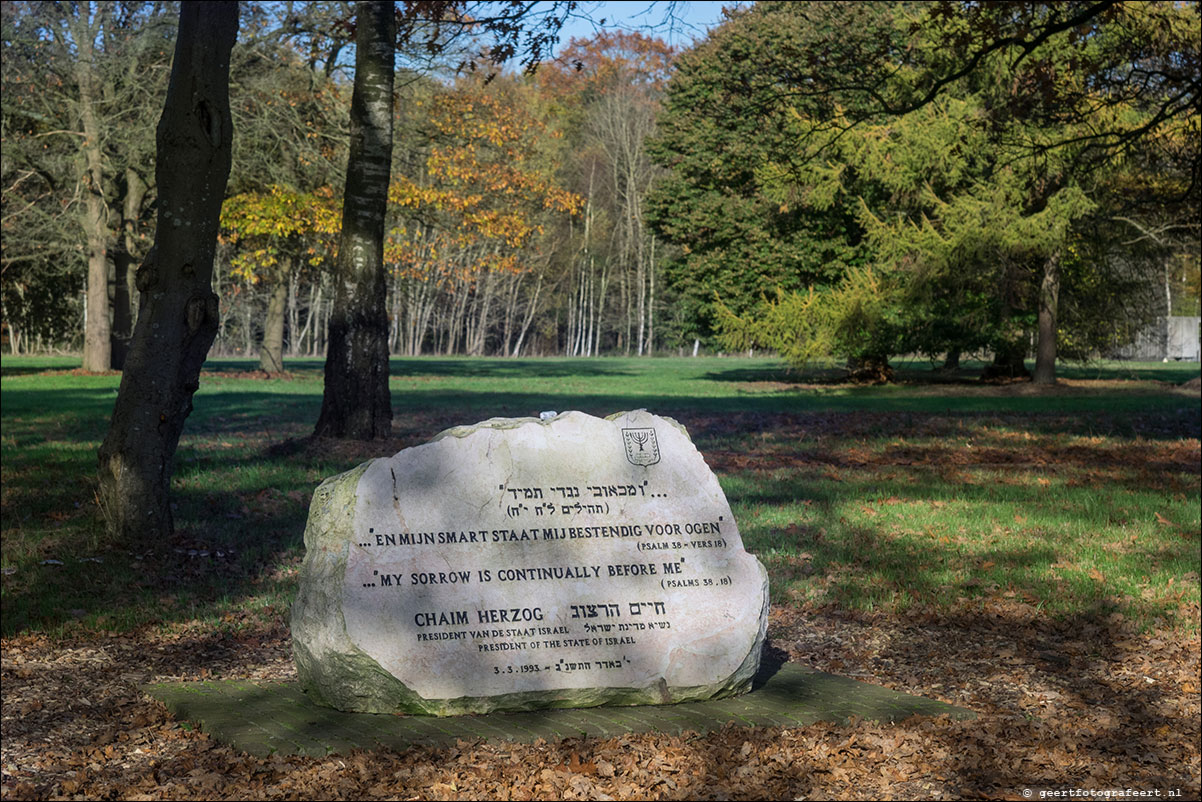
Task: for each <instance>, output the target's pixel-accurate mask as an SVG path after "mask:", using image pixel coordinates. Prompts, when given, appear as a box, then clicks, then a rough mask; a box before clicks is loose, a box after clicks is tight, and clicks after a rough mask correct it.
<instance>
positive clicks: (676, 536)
mask: <svg viewBox="0 0 1202 802" xmlns="http://www.w3.org/2000/svg"><path fill="white" fill-rule="evenodd" d="M305 546H306V557H305V565H304V568H303V569H302V578H301V589H300V593H299V595H298V599H297V602H296V605H295V606H294V609H293V643H294V652H295V655H296V659H297V666H298V672H299V674H300V676H301V679H302V681H303V682H305V684H306V685H307V686H308V687H309V689H310V690H312V691H313V692H315V693H317V694H319V695H320V696H321V698H322V699H323V700H325V701H326V702H327V703H329V704H331V705H333V706H335V707H340V708H342V709H349V710H367V711H373V712H384V711H389V712H393V711H400V712H418V713H434V714H439V715H448V714H456V713H466V712H484V711H488V710H495V709H524V708H534V707H566V706H589V705H596V704H604V703H617V704H647V703H667V702H676V701H683V700H688V699H701V698H712V697H714V696H722V695H729V694H732V693H738V692H741V691H743V690H746V689H747V687H749V684H750V679H751V676H752V675H753V674H754V673H755V670H756V668H757V666H758V659H759V651H760V646H761V643H762V640H763V637H764V631H765V628H766V614H767V575H766V572H765V571H764V569H763V566H761V565H760V564H759V562H758V560H756V559H755V558H754V557H753V556H751V555H749V554H748V553H747V552H746V551H744V550H743V546H742V540H741V538H740V536H739V532H738V528H737V526H736V525H735V522H734V519H733V517H732V515H731V513H730V508H729V505H728V504H727V502H726V499H725V496H724V495H723V493H722V490H721V488H720V487H719V486H718V483H717V480H716V479H715V477H714V476H713V474H712V473H711V472H710V471H709V469H708V467H706V465H705V462H704V460H703V459H702V457H701V455H700V454H699V453H698V452H697V450H696V448H695V447H694V446H693V444H692V442H691V441H690V440H689V438H688V435H687V434H686V433H685V432H684V430H683V429H682V428H681V427H679V426H678V425H677V424H675V423H674V422H672V421H670V420H668V419H665V418H659V417H656V416H654V415H651V414H648V413H646V412H643V411H637V412H629V413H622V414H621V415H618V416H614V417H613V418H611V419H609V420H602V419H599V418H594V417H591V416H588V415H584V414H583V413H579V412H571V413H563V414H560V415H557V416H555V417H552V418H549V419H545V420H539V419H534V418H529V419H493V420H490V421H485V422H484V423H481V424H477V425H476V426H472V427H458V428H456V429H452V430H449V431H448V432H444V433H443V434H442V435H439V437H437V438H435V439H434V440H433V441H431V442H430V443H427V444H425V445H423V446H418V447H416V448H412V449H406V450H405V451H402V452H400V453H399V454H397V455H396V456H394V457H392V458H390V459H381V460H375V461H373V462H371V463H368V464H366V465H364V466H360V467H359V468H358V469H356V470H355V471H351V472H349V473H347V474H343V475H342V476H339V477H334V478H333V479H330V480H328V481H327V482H326V483H324V484H323V485H322V487H321V488H320V489H319V491H318V493H317V494H315V496H314V501H313V506H312V509H311V511H310V520H309V525H308V528H307V529H306V533H305Z"/></svg>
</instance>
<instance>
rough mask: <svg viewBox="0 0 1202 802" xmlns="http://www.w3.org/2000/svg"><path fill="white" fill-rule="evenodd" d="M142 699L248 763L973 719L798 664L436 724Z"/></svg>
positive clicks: (281, 688) (204, 693)
mask: <svg viewBox="0 0 1202 802" xmlns="http://www.w3.org/2000/svg"><path fill="white" fill-rule="evenodd" d="M145 690H146V692H147V693H148V694H150V695H151V696H153V697H154V698H156V699H158V700H160V701H161V702H163V704H165V705H166V706H167V709H168V710H170V711H171V712H172V713H173V714H174V715H175V716H176V718H179V719H182V720H185V721H192V722H196V723H198V724H199V725H200V728H201V729H202V730H203V731H204V732H207V733H208V734H209V735H211V736H212V737H213V738H215V739H216V740H218V741H221V742H223V743H227V744H229V745H230V746H233V747H234V748H235V749H239V750H241V751H244V752H249V753H250V754H253V755H259V756H267V755H270V754H273V753H277V754H286V755H297V754H299V755H314V756H325V755H328V754H345V753H347V752H349V751H351V750H352V749H379V748H384V749H396V750H403V749H407V748H408V747H410V746H414V745H418V744H428V745H435V746H441V745H453V744H454V743H455V742H456V741H458V740H467V741H474V740H481V739H483V740H488V741H506V740H508V741H520V742H526V743H529V742H532V741H535V740H537V739H539V738H544V739H546V740H559V739H563V738H578V737H581V736H587V737H590V738H611V737H614V736H618V735H622V734H624V733H631V732H667V733H672V734H680V733H683V732H686V731H690V730H692V731H695V732H698V733H706V732H711V731H713V730H718V729H721V728H722V727H723V725H725V724H726V723H728V722H733V723H735V724H737V725H740V726H749V727H773V726H778V727H779V726H785V727H790V726H792V727H796V726H804V725H806V724H812V723H814V722H815V721H846V720H848V719H849V718H851V717H853V716H855V717H857V718H862V719H871V720H874V721H884V722H894V721H900V720H902V719H904V718H908V717H909V716H913V715H924V716H939V715H944V714H947V715H950V716H951V717H952V718H957V719H966V718H973V717H975V716H976V714H975V713H973V712H972V711H971V710H965V709H964V708H961V707H955V706H953V705H949V704H946V703H944V702H938V701H935V700H933V699H924V698H922V697H919V696H910V695H908V694H904V693H898V692H897V691H892V690H889V689H888V688H882V687H880V686H879V685H870V684H869V683H867V682H859V681H857V680H854V679H850V678H848V677H839V676H835V675H834V674H825V673H823V672H821V671H815V670H814V669H811V668H807V667H805V666H802V665H799V664H796V663H785V664H784V665H782V666H779V667H773V668H770V669H768V670H765V671H763V672H761V675H760V677H759V681H758V682H757V683H756V686H755V687H754V688H753V690H752V691H751V692H750V693H747V694H744V695H743V696H739V697H735V698H731V699H720V700H717V701H712V702H687V703H684V704H676V705H662V706H647V707H593V708H578V709H571V710H539V711H535V712H527V713H490V714H488V715H482V716H459V717H453V718H436V717H430V716H390V715H377V714H372V713H343V712H341V711H339V710H333V709H331V708H328V707H322V706H320V705H318V704H316V703H314V702H313V700H312V699H311V698H310V697H309V696H307V695H306V694H305V693H304V692H303V691H301V688H300V684H299V683H296V682H248V681H235V680H209V681H206V682H179V683H157V684H154V685H148V686H146V688H145Z"/></svg>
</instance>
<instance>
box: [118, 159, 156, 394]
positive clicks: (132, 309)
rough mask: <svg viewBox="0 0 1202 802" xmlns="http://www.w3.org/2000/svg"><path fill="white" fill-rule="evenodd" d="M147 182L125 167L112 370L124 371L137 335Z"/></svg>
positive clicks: (131, 169) (130, 168)
mask: <svg viewBox="0 0 1202 802" xmlns="http://www.w3.org/2000/svg"><path fill="white" fill-rule="evenodd" d="M146 190H147V187H146V182H144V181H143V180H142V178H141V176H139V175H138V173H137V171H135V170H134V169H133V168H132V167H127V168H125V198H124V202H123V203H122V207H121V208H122V212H121V234H120V235H119V236H118V238H117V247H116V249H114V251H113V270H114V274H115V275H114V277H113V282H114V289H113V330H112V338H113V348H112V355H113V356H112V358H113V365H112V367H113V370H124V368H125V357H126V355H127V354H128V353H129V341H130V340H131V339H132V338H133V336H134V321H136V320H137V319H138V304H137V297H138V282H137V270H138V267H137V266H138V260H137V258H136V257H135V256H134V252H135V251H136V249H137V226H138V217H139V216H140V214H141V211H142V201H143V200H144V199H145V197H146Z"/></svg>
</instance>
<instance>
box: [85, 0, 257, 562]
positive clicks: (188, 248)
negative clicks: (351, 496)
mask: <svg viewBox="0 0 1202 802" xmlns="http://www.w3.org/2000/svg"><path fill="white" fill-rule="evenodd" d="M237 32H238V4H237V3H236V2H185V3H183V5H182V6H181V8H180V26H179V38H178V40H177V41H176V45H175V61H174V63H173V65H172V68H171V82H170V85H169V87H168V89H167V101H166V104H165V106H164V108H163V116H162V118H161V119H160V120H159V126H158V132H157V138H156V147H157V162H156V168H155V175H156V177H157V183H158V192H159V211H158V226H157V229H156V231H155V246H154V250H153V251H151V254H150V256H148V257H147V258H146V261H145V262H144V263H143V265H142V267H141V268H139V269H138V275H137V282H138V289H139V290H140V292H141V304H140V309H139V315H138V322H137V325H136V326H135V328H134V336H133V341H132V342H131V344H130V351H129V355H128V357H127V359H126V364H125V371H124V373H123V374H122V376H121V387H120V389H119V390H118V392H117V403H116V405H115V406H114V408H113V417H112V422H111V423H110V425H109V431H108V435H107V436H106V437H105V438H104V443H103V444H102V445H101V447H100V455H99V456H100V470H99V480H100V503H101V509H102V511H103V513H104V516H105V521H106V523H107V525H108V528H109V531H110V532H111V533H112V534H114V535H116V536H118V537H121V538H122V539H124V540H126V541H140V542H143V543H146V542H152V541H153V540H156V539H162V538H164V537H166V536H169V535H170V534H171V532H172V519H171V504H170V498H169V495H168V494H169V490H170V485H171V473H172V468H173V460H174V457H175V449H176V446H177V445H178V444H179V437H180V433H181V431H182V430H183V427H184V421H185V420H186V419H187V417H188V414H189V413H190V412H191V411H192V394H193V393H195V392H196V389H197V387H198V386H199V377H200V368H201V365H202V364H203V363H204V360H205V356H206V355H207V354H208V351H209V347H210V346H211V345H212V343H213V338H214V337H215V336H216V334H217V326H218V314H217V296H216V295H215V294H214V293H213V289H212V281H213V257H214V254H215V251H216V247H217V229H218V225H219V218H220V214H221V202H222V200H223V199H224V196H225V185H226V180H227V179H228V178H229V172H230V156H231V153H232V148H231V145H232V142H233V124H232V122H231V120H230V106H229V63H230V50H231V49H232V48H233V46H234V39H235V37H236V36H237ZM106 353H107V342H106Z"/></svg>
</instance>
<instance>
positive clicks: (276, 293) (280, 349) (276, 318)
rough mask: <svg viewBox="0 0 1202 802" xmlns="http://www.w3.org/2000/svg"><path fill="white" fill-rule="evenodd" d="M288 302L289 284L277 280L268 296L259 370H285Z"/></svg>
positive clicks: (265, 371)
mask: <svg viewBox="0 0 1202 802" xmlns="http://www.w3.org/2000/svg"><path fill="white" fill-rule="evenodd" d="M288 272H289V274H290V273H291V272H292V271H288ZM287 303H288V284H287V283H285V282H284V281H276V283H275V284H273V285H272V287H271V295H270V296H269V297H268V301H267V318H266V319H265V320H264V321H263V343H262V345H260V346H259V370H261V371H263V372H264V373H283V372H284V311H285V306H286V305H287Z"/></svg>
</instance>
